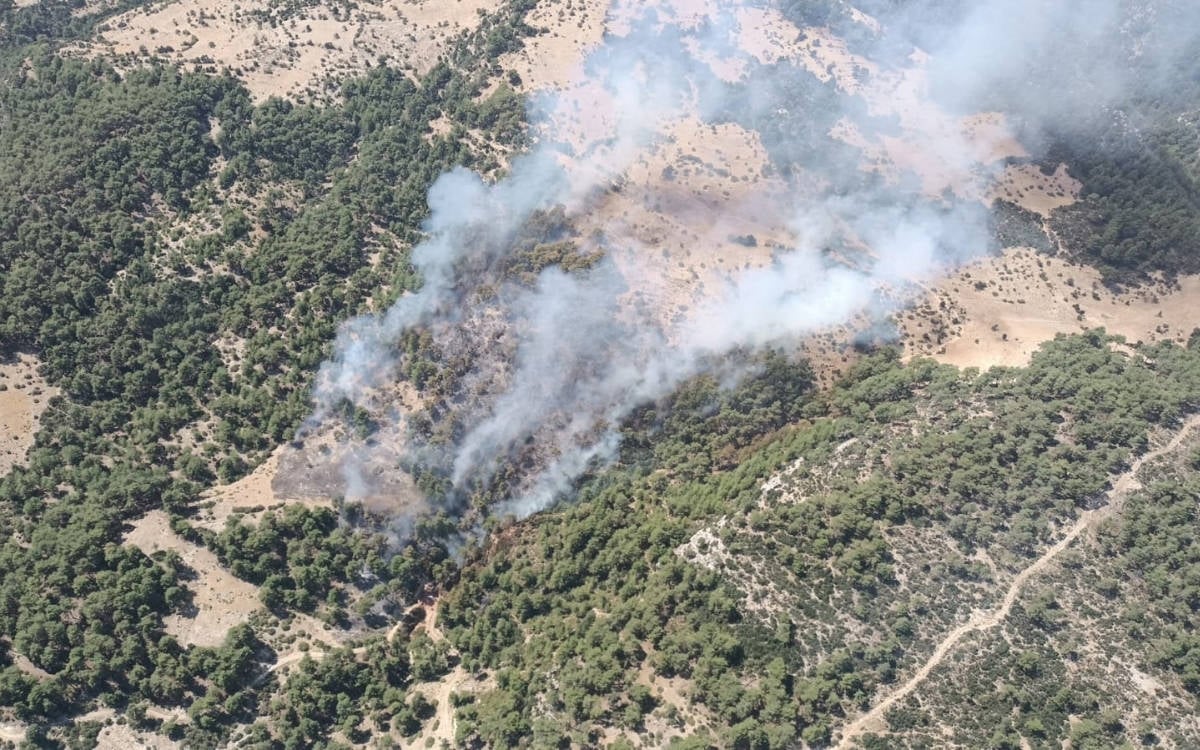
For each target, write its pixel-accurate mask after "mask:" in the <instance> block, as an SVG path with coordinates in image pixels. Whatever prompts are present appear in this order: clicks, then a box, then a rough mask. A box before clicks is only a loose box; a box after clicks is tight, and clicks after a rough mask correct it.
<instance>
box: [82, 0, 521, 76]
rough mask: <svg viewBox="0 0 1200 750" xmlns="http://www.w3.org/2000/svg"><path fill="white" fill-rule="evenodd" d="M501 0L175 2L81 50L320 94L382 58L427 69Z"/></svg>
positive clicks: (139, 12) (112, 28)
mask: <svg viewBox="0 0 1200 750" xmlns="http://www.w3.org/2000/svg"><path fill="white" fill-rule="evenodd" d="M499 4H500V3H499V0H448V1H447V0H421V1H419V2H411V1H406V0H385V1H383V2H370V1H369V0H368V1H365V2H362V3H359V4H358V6H357V8H356V9H354V10H352V11H351V10H345V9H343V8H342V7H341V6H339V5H336V4H332V3H317V4H315V5H313V6H311V7H307V8H301V9H297V10H295V11H294V12H292V13H290V14H289V12H288V11H287V10H285V9H280V8H279V7H277V6H278V4H277V3H274V2H271V0H249V2H245V3H240V4H236V5H225V4H222V3H218V2H214V0H177V1H176V2H167V3H162V4H158V5H153V6H150V7H148V8H145V9H135V10H132V11H129V12H127V13H123V14H121V15H120V16H117V17H116V18H113V19H111V20H110V21H109V22H107V23H106V24H105V26H104V28H103V30H102V32H101V34H100V35H99V37H98V40H97V42H96V43H95V44H93V45H91V46H90V47H89V48H88V50H87V51H88V54H107V55H115V56H123V55H132V56H133V57H134V58H135V59H147V58H149V57H153V56H159V57H163V58H165V59H167V60H171V61H173V62H177V63H181V64H183V65H186V66H188V67H198V66H213V67H215V68H216V69H221V68H223V67H228V68H230V69H232V70H233V71H234V72H235V73H236V74H237V75H238V76H239V77H240V78H241V79H242V80H243V81H244V82H245V83H246V86H247V88H249V89H250V91H251V93H252V94H253V95H254V96H255V98H256V99H265V98H267V97H269V96H284V97H293V98H304V96H305V95H306V92H311V93H310V94H309V95H310V96H311V95H314V94H315V95H317V96H319V95H320V94H321V93H322V89H323V87H324V81H325V79H327V78H329V77H331V76H332V77H337V76H341V75H344V74H347V73H352V72H356V71H362V70H365V69H366V68H368V67H370V66H371V65H374V64H375V63H376V62H377V61H378V60H379V59H380V58H381V57H386V58H389V59H391V60H392V61H393V62H395V63H399V64H400V65H401V66H402V67H407V68H411V69H413V70H415V71H417V72H424V71H426V70H428V69H429V68H431V67H432V66H433V65H434V64H435V63H436V62H437V60H438V57H439V56H440V55H442V54H444V53H445V52H447V51H448V50H449V48H450V43H451V41H452V40H453V39H454V38H455V37H456V36H457V35H458V34H460V33H462V32H463V31H469V30H471V29H474V28H476V27H477V26H478V24H479V19H480V12H481V11H484V12H486V11H491V10H495V9H496V8H497V7H498V6H499Z"/></svg>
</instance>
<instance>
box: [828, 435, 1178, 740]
mask: <svg viewBox="0 0 1200 750" xmlns="http://www.w3.org/2000/svg"><path fill="white" fill-rule="evenodd" d="M1198 425H1200V415H1193V416H1192V417H1189V418H1188V420H1187V421H1186V422H1184V424H1183V426H1182V427H1181V428H1180V429H1179V430H1178V432H1176V433H1175V436H1174V437H1173V438H1172V439H1171V441H1170V442H1169V443H1167V444H1166V445H1163V446H1161V447H1159V448H1156V449H1154V450H1152V451H1150V452H1148V453H1145V454H1143V455H1142V456H1140V457H1139V458H1138V459H1137V460H1135V461H1134V462H1133V465H1132V466H1130V467H1129V469H1128V470H1126V471H1125V472H1123V473H1122V474H1121V475H1119V476H1118V477H1117V479H1116V481H1114V482H1113V484H1112V489H1110V490H1109V491H1108V493H1107V494H1108V502H1107V503H1106V504H1105V505H1103V506H1101V507H1099V508H1095V509H1093V510H1088V511H1084V512H1083V513H1081V514H1080V516H1079V519H1078V520H1077V521H1075V523H1074V524H1073V525H1072V526H1071V530H1070V531H1069V532H1067V534H1066V536H1064V537H1063V538H1062V539H1060V540H1058V542H1057V543H1055V544H1054V546H1052V547H1051V548H1050V549H1048V550H1046V552H1045V553H1043V554H1042V556H1041V557H1039V558H1038V559H1037V560H1035V561H1033V562H1032V563H1031V564H1030V565H1029V567H1027V568H1025V569H1024V570H1022V571H1021V572H1020V573H1018V574H1017V575H1016V577H1015V578H1013V581H1012V583H1011V584H1010V585H1009V587H1008V591H1007V592H1006V593H1005V595H1004V600H1003V601H1002V602H1001V603H1000V606H999V607H997V608H996V609H995V610H993V611H991V612H990V613H989V612H976V613H974V614H973V615H972V616H971V618H970V619H969V620H967V621H966V622H964V623H963V624H962V625H959V626H958V627H957V628H955V629H954V630H951V631H950V632H949V633H948V634H947V635H946V637H945V638H943V639H942V641H941V643H939V644H938V646H937V648H935V649H934V650H933V653H932V654H930V656H929V659H927V660H926V661H925V663H924V664H922V665H921V668H920V669H918V670H917V671H916V673H915V674H913V676H912V677H910V678H909V679H908V681H907V682H905V683H904V684H903V685H901V686H900V687H899V688H897V689H896V690H894V691H892V693H891V694H889V695H888V696H887V697H886V698H884V699H883V700H881V701H879V703H877V704H875V706H874V707H872V708H871V710H869V711H867V712H866V713H865V714H863V715H862V716H860V717H858V718H857V719H855V720H854V721H853V722H851V723H849V724H847V725H846V727H845V729H844V730H843V732H842V737H841V740H840V741H839V742H838V748H839V749H840V748H849V747H851V743H853V742H854V740H855V739H857V738H858V737H859V736H860V735H862V734H863V733H864V732H865V731H867V730H868V728H870V727H874V726H878V724H879V722H880V721H881V720H882V718H883V715H884V714H885V713H886V712H887V711H888V709H890V708H891V707H892V706H893V705H895V704H896V703H897V702H898V701H901V700H903V699H904V698H906V697H908V695H909V693H911V692H912V691H913V690H915V689H916V688H917V686H918V685H920V684H921V683H922V682H924V680H925V678H926V677H928V676H929V673H930V672H932V671H933V670H934V669H935V668H937V666H938V665H939V664H941V663H942V661H943V660H944V659H945V658H946V656H947V655H949V653H950V651H951V650H952V649H953V648H954V647H955V646H956V645H957V644H958V642H959V641H960V640H962V638H963V636H965V635H966V634H967V633H971V632H973V631H976V630H987V629H989V628H993V627H995V626H997V625H999V624H1000V623H1001V622H1003V621H1004V620H1005V618H1007V617H1008V613H1009V611H1010V610H1011V609H1012V606H1013V604H1014V603H1015V602H1016V601H1017V597H1018V596H1020V594H1021V589H1022V588H1024V586H1025V583H1026V582H1028V581H1029V579H1030V578H1032V577H1033V576H1035V575H1037V574H1038V573H1040V572H1041V571H1042V570H1044V569H1045V568H1046V566H1047V565H1049V564H1050V563H1051V562H1052V561H1053V560H1054V558H1055V557H1057V556H1058V554H1059V553H1060V552H1062V551H1063V550H1065V549H1066V548H1067V547H1069V546H1071V544H1072V542H1074V541H1075V539H1076V538H1077V537H1078V536H1079V535H1080V534H1081V533H1083V531H1084V529H1086V528H1088V527H1089V526H1093V525H1095V524H1096V523H1097V522H1098V521H1100V520H1102V519H1103V518H1105V517H1107V516H1109V515H1111V514H1112V513H1113V512H1115V511H1117V510H1119V509H1120V507H1121V505H1122V504H1123V502H1124V500H1125V497H1126V496H1127V495H1128V494H1129V493H1130V492H1132V491H1133V490H1136V489H1137V488H1138V487H1139V486H1140V484H1139V482H1138V480H1137V474H1138V472H1140V471H1141V469H1142V466H1143V465H1145V464H1146V462H1148V461H1153V460H1154V459H1156V458H1158V457H1159V456H1162V455H1165V454H1168V453H1171V452H1172V451H1174V450H1175V449H1176V448H1178V447H1179V446H1180V444H1182V443H1183V440H1184V438H1186V437H1187V435H1188V433H1189V432H1191V431H1192V430H1193V429H1195V428H1196V427H1197V426H1198Z"/></svg>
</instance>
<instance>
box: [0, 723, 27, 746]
mask: <svg viewBox="0 0 1200 750" xmlns="http://www.w3.org/2000/svg"><path fill="white" fill-rule="evenodd" d="M28 731H29V727H28V726H26V725H25V724H22V723H20V722H17V721H6V722H2V723H0V740H4V741H6V742H14V743H15V742H24V741H25V734H26V733H27V732H28Z"/></svg>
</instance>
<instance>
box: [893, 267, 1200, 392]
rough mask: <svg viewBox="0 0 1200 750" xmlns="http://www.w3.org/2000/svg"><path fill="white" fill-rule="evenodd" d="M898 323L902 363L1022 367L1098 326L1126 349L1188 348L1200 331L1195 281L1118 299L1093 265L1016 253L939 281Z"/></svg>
mask: <svg viewBox="0 0 1200 750" xmlns="http://www.w3.org/2000/svg"><path fill="white" fill-rule="evenodd" d="M896 317H897V319H898V322H899V326H900V329H901V337H902V340H903V343H904V348H905V352H906V356H909V357H911V356H915V355H921V356H931V357H933V358H935V359H937V360H938V361H940V362H945V363H948V364H952V365H957V366H959V367H979V368H986V367H991V366H994V365H1005V366H1021V365H1024V364H1027V363H1028V362H1029V359H1030V357H1031V356H1032V355H1033V352H1034V351H1036V350H1037V348H1038V346H1039V345H1040V344H1041V343H1042V342H1044V341H1048V340H1050V339H1052V338H1054V336H1055V335H1056V334H1059V333H1065V334H1069V333H1077V332H1079V331H1082V330H1086V329H1089V328H1096V327H1101V326H1102V327H1104V328H1105V330H1107V331H1108V332H1109V333H1113V334H1119V335H1122V336H1124V337H1125V338H1126V339H1127V340H1128V341H1130V342H1131V343H1136V342H1139V341H1141V342H1146V343H1153V342H1156V341H1162V340H1171V341H1176V342H1179V343H1183V342H1186V341H1187V338H1188V336H1189V335H1190V334H1191V332H1192V330H1193V329H1194V328H1195V327H1197V326H1200V275H1197V276H1183V277H1180V278H1179V279H1178V282H1177V284H1175V285H1171V284H1167V283H1166V282H1163V281H1159V282H1156V283H1153V284H1150V285H1147V286H1144V287H1140V288H1134V289H1130V290H1128V291H1126V292H1124V293H1121V294H1117V293H1114V292H1113V291H1112V290H1110V289H1108V288H1107V287H1105V286H1104V285H1103V284H1102V283H1101V277H1100V274H1099V272H1098V271H1096V270H1095V269H1094V268H1092V267H1090V266H1083V265H1074V264H1071V263H1068V262H1066V261H1064V260H1061V259H1059V258H1055V257H1050V256H1046V255H1043V254H1040V253H1038V252H1037V251H1035V250H1030V249H1027V248H1013V249H1009V250H1005V251H1004V252H1003V253H1002V254H1001V255H998V256H995V257H989V258H984V259H981V260H979V261H977V262H975V263H972V264H970V265H968V266H966V267H964V268H962V269H961V270H959V271H958V272H957V273H955V274H953V275H951V276H948V277H946V278H945V279H942V280H941V281H939V282H937V283H936V284H935V285H934V286H933V287H932V288H931V289H930V290H929V293H928V294H927V295H925V297H924V298H923V299H922V300H920V301H918V302H917V303H916V304H915V305H914V306H913V307H911V308H909V309H908V310H905V311H902V312H900V313H898V314H897V316H896Z"/></svg>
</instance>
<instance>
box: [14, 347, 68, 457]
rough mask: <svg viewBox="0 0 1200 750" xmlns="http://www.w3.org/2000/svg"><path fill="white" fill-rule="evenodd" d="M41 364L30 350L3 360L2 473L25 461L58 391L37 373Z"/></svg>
mask: <svg viewBox="0 0 1200 750" xmlns="http://www.w3.org/2000/svg"><path fill="white" fill-rule="evenodd" d="M38 365H39V363H38V361H37V358H36V357H34V356H32V355H29V354H18V355H16V356H15V357H13V358H12V360H10V361H8V362H0V474H5V473H7V472H8V470H9V469H11V468H12V467H13V466H18V465H20V464H21V463H22V461H24V459H25V452H26V451H27V450H29V447H30V446H31V445H33V439H34V435H35V434H36V433H37V426H38V418H39V417H40V416H41V414H42V412H43V411H45V410H46V407H47V406H48V405H49V402H50V399H52V398H54V397H55V396H56V395H58V393H59V390H58V389H57V388H55V387H53V386H51V385H48V384H47V383H46V381H45V380H43V379H42V378H41V376H40V375H38V371H37V370H38Z"/></svg>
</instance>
